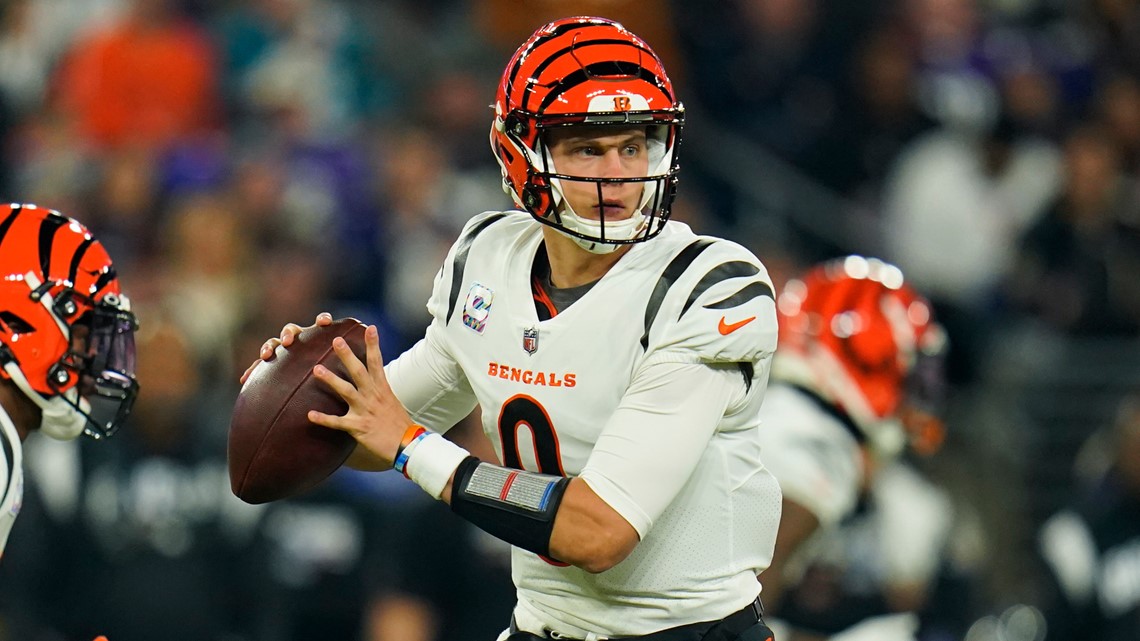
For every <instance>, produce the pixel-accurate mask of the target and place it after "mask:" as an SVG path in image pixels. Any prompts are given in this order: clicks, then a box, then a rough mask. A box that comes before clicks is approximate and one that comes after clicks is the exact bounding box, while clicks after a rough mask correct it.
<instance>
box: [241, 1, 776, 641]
mask: <svg viewBox="0 0 1140 641" xmlns="http://www.w3.org/2000/svg"><path fill="white" fill-rule="evenodd" d="M683 119H684V110H683V107H682V105H681V103H680V101H679V100H678V99H677V97H676V95H675V94H674V91H673V85H672V83H671V82H670V80H669V78H668V76H667V74H666V72H665V69H664V68H663V67H662V64H661V61H660V59H659V58H658V57H657V55H656V54H655V53H654V52H653V50H652V49H651V48H650V47H649V45H647V44H646V43H645V42H644V41H642V40H641V39H640V38H639V37H637V36H636V35H634V34H632V33H630V32H629V31H628V30H626V29H625V28H624V27H623V26H622V25H620V24H617V23H615V22H613V21H610V20H606V19H601V18H590V17H579V18H569V19H562V20H558V21H555V22H552V23H550V24H548V25H546V26H544V27H542V28H540V29H539V30H538V31H537V32H535V33H534V34H533V35H532V36H531V37H530V39H528V40H527V41H526V42H525V43H524V44H523V45H522V46H521V47H520V48H519V49H518V51H517V52H516V53H515V55H514V57H513V58H511V60H510V62H509V63H508V64H507V66H506V69H505V71H504V73H503V76H502V81H501V83H500V85H499V88H498V93H497V97H496V100H495V113H494V120H493V125H492V127H491V135H490V138H491V147H492V149H493V151H494V154H495V157H496V159H498V161H499V164H500V166H501V169H502V177H503V183H504V187H505V189H506V191H507V192H508V194H510V195H511V196H512V197H513V198H514V201H515V202H516V203H517V205H518V206H519V207H520V208H521V209H522V211H505V212H486V213H483V214H480V215H478V216H475V217H474V218H473V219H472V220H471V221H470V222H469V223H468V224H467V226H466V228H465V229H464V230H463V232H462V234H461V236H460V237H459V239H458V241H457V242H456V243H455V244H454V246H453V247H452V249H451V251H450V253H449V254H448V256H447V259H446V262H445V264H444V265H443V267H442V269H441V270H440V271H439V273H438V274H437V276H436V279H435V286H434V292H433V294H432V296H431V298H430V300H429V302H428V308H429V310H430V312H431V314H432V316H433V321H432V323H431V325H430V326H429V327H428V329H427V333H426V336H425V337H424V338H423V339H422V340H421V341H419V342H418V343H417V344H416V345H415V346H413V347H412V348H411V349H410V350H409V351H408V352H406V353H404V354H403V355H401V356H400V357H399V358H397V359H396V360H394V361H392V362H390V363H388V364H387V365H383V364H382V360H381V355H380V351H379V345H378V340H377V334H376V330H375V328H369V329H368V330H367V332H366V344H367V347H368V350H367V358H366V362H363V363H362V362H361V361H359V360H357V359H356V358H355V357H353V356H352V355H351V353H350V351H349V350H348V349H347V348H346V346H345V344H344V342H343V341H341V340H340V339H337V340H336V341H335V342H334V348H335V350H336V351H337V353H338V354H339V355H340V357H341V358H342V360H344V362H345V363H346V364H347V365H348V368H349V372H350V380H343V379H341V378H338V377H337V376H335V375H333V374H331V373H330V372H329V371H328V370H326V369H325V368H320V367H319V368H317V369H316V370H315V375H316V376H317V377H318V378H319V379H320V380H322V381H324V382H325V383H327V384H328V385H329V386H330V387H331V388H332V389H333V390H335V391H336V392H337V393H338V394H340V395H341V396H342V397H343V398H344V399H345V400H346V401H347V403H348V405H349V410H348V413H347V414H345V415H344V416H330V415H325V414H319V413H316V412H313V413H311V414H310V418H311V420H313V421H314V422H316V423H319V424H321V425H324V426H327V427H330V428H333V429H338V430H344V431H346V432H348V433H350V434H351V435H353V436H354V437H355V438H356V440H357V441H358V443H359V446H358V448H357V452H356V455H355V456H354V457H353V458H352V459H350V461H349V464H350V465H354V466H358V467H364V468H370V469H385V468H388V467H395V469H397V470H399V471H401V472H403V473H404V474H405V475H406V476H408V477H409V478H410V479H411V480H412V481H414V482H416V483H417V484H419V485H420V486H422V487H423V489H424V490H426V491H427V492H428V493H429V494H430V495H431V496H433V497H435V498H437V499H441V500H444V501H447V502H449V503H450V505H451V509H452V511H454V512H455V513H456V514H458V515H459V516H461V517H463V518H465V519H468V520H469V521H471V522H472V523H474V524H476V525H478V526H479V527H481V528H483V529H484V530H486V531H487V532H490V533H491V534H494V535H495V536H497V537H499V538H501V539H503V540H505V541H507V542H508V543H511V544H512V545H513V546H514V548H513V558H512V566H513V568H512V574H513V579H514V582H515V585H516V587H517V595H518V602H517V605H516V607H515V609H514V613H513V616H512V617H511V618H510V619H511V622H510V626H509V629H507V630H505V631H504V632H503V633H502V635H501V636H500V639H512V640H520V641H521V640H527V639H547V638H557V639H591V640H593V639H606V638H644V639H661V640H665V639H668V640H678V641H690V640H691V641H697V640H699V639H707V640H711V639H718V640H724V641H731V640H735V639H742V640H743V639H749V640H751V639H755V640H757V641H764V640H766V639H769V638H770V636H771V635H770V633H769V631H768V629H767V627H766V626H765V625H764V623H763V622H762V620H761V608H760V602H759V599H758V595H759V593H760V584H759V583H758V582H757V580H756V574H757V573H758V572H759V571H760V570H762V569H763V568H765V567H767V565H768V562H769V560H770V558H771V553H772V547H773V545H774V541H775V534H776V527H777V524H778V521H779V514H780V491H779V487H778V485H777V484H776V481H775V479H774V478H773V477H772V475H771V474H769V473H768V471H767V470H766V469H765V468H764V466H763V465H762V464H761V462H760V456H759V441H758V438H757V436H756V432H757V428H758V427H759V421H758V410H759V408H760V404H761V400H762V399H763V396H764V390H765V388H766V385H767V379H768V372H769V368H770V364H771V361H772V354H773V351H774V349H775V346H776V333H777V331H776V310H775V301H774V299H773V292H772V284H771V281H770V279H769V276H768V273H767V271H766V270H765V268H764V266H763V265H762V264H761V262H760V261H759V260H758V259H757V258H756V256H754V255H753V254H752V253H751V252H749V251H748V250H746V249H744V248H743V247H741V246H740V245H737V244H735V243H732V242H729V241H726V240H722V239H718V238H714V237H709V236H698V235H696V234H694V233H693V232H692V231H690V229H689V228H688V227H687V226H685V225H683V224H680V223H678V222H675V221H674V222H671V221H670V220H669V213H670V206H671V204H672V201H673V196H674V190H675V188H676V181H677V172H678V164H677V146H678V143H679V140H680V134H681V128H682V124H683ZM327 322H329V317H328V316H327V315H322V316H320V317H318V323H327ZM299 331H300V328H299V327H298V326H296V325H288V326H286V327H285V329H284V330H283V331H282V338H281V339H280V340H278V339H272V340H270V341H268V342H267V343H266V345H265V346H264V347H263V351H262V358H266V359H268V358H272V350H273V349H275V348H276V346H277V345H278V344H284V345H286V346H288V345H289V344H290V343H291V342H292V340H293V338H294V337H295V336H296V334H297V333H298V332H299ZM253 367H256V363H255V364H254V366H253ZM251 370H252V367H251ZM247 375H248V374H247ZM476 405H478V406H479V407H480V408H481V409H482V413H481V415H482V421H483V431H484V432H485V434H486V436H487V438H488V439H490V441H491V443H492V445H493V447H494V449H495V453H496V454H497V456H498V459H499V461H500V462H501V464H497V463H492V462H489V461H481V460H479V459H477V458H475V457H472V456H470V455H469V453H468V452H467V451H466V450H463V449H462V448H460V447H459V446H457V445H455V444H453V443H452V442H450V441H449V440H447V439H445V438H444V437H443V436H442V433H443V432H445V431H446V430H447V429H448V428H450V427H451V426H452V425H453V424H454V423H456V422H457V421H458V420H460V419H461V418H463V417H465V416H466V415H467V414H468V413H469V412H470V411H471V410H472V409H473V408H474V407H475V406H476ZM423 553H424V554H431V551H430V550H424V552H423ZM504 618H506V617H505V616H504Z"/></svg>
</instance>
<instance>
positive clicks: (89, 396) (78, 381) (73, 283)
mask: <svg viewBox="0 0 1140 641" xmlns="http://www.w3.org/2000/svg"><path fill="white" fill-rule="evenodd" d="M136 327H137V322H136V320H135V316H134V314H132V313H131V310H130V301H129V300H128V299H127V297H126V296H124V295H123V293H122V292H121V291H120V289H119V280H118V277H117V276H116V274H115V268H114V267H113V266H112V264H111V258H110V257H109V256H108V255H107V252H106V250H104V249H103V246H102V245H101V244H100V243H99V241H97V240H95V239H94V238H93V237H92V236H91V233H90V232H89V231H88V230H87V228H86V227H84V226H83V225H82V224H80V223H79V222H78V221H76V220H73V219H71V218H68V217H66V216H64V215H62V214H60V213H59V212H57V211H54V210H51V209H44V208H39V207H36V206H35V205H16V204H13V205H0V368H2V369H0V379H5V380H11V381H12V382H13V383H15V385H16V386H17V387H18V388H19V389H20V390H21V391H22V392H23V393H24V395H26V396H27V397H28V398H29V399H30V400H31V401H32V402H34V403H35V404H36V405H37V406H39V408H40V410H41V415H42V418H41V424H40V429H41V430H42V431H44V432H45V433H46V434H47V435H49V436H52V437H54V438H60V439H70V438H75V437H76V436H79V435H80V434H81V433H83V432H87V433H88V434H89V435H91V436H93V437H95V438H101V437H103V436H107V435H109V434H110V433H112V432H113V431H114V430H115V429H117V428H118V426H119V425H120V424H121V423H122V422H123V420H124V419H125V418H126V416H127V414H128V413H129V412H130V408H131V405H132V403H133V402H134V399H135V396H136V395H137V394H138V383H137V382H136V380H135V375H134V370H135V347H134V332H135V329H136Z"/></svg>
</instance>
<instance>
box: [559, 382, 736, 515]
mask: <svg viewBox="0 0 1140 641" xmlns="http://www.w3.org/2000/svg"><path fill="white" fill-rule="evenodd" d="M745 392H746V389H745V385H744V378H743V377H742V376H741V373H740V369H739V368H738V367H737V366H736V365H730V364H717V365H708V364H703V363H677V362H660V361H659V362H657V363H655V364H652V365H650V366H648V367H646V368H644V369H643V370H642V371H641V372H640V373H639V374H638V375H637V376H636V378H635V379H634V380H633V382H632V384H631V385H630V388H629V391H628V392H626V395H625V397H624V398H623V399H622V402H621V405H619V406H618V408H617V410H616V411H615V412H614V414H613V416H611V417H610V420H609V422H608V423H607V424H606V426H605V428H604V429H603V430H602V433H601V435H600V436H599V437H598V441H597V444H596V445H595V446H594V450H593V452H592V453H591V454H590V458H589V460H587V461H586V466H585V468H583V470H582V473H581V475H580V477H581V478H582V480H584V481H585V482H586V483H587V484H588V485H589V486H590V489H591V490H593V491H594V493H595V494H597V495H598V496H599V497H600V498H601V499H602V500H603V501H605V502H606V503H607V504H608V505H609V506H610V507H612V508H613V509H614V510H615V511H616V512H617V513H618V514H620V515H621V516H622V518H624V519H625V520H626V521H628V522H629V524H630V525H632V526H633V528H634V529H635V530H637V534H638V536H640V537H641V538H645V534H646V533H647V532H648V531H649V528H650V527H651V526H652V525H653V522H654V521H655V520H656V519H657V518H658V517H659V516H660V515H661V514H662V512H664V511H665V508H666V507H668V505H669V504H670V503H671V502H672V501H673V498H674V497H675V496H676V495H677V493H678V492H680V490H681V488H682V487H683V486H684V484H685V482H686V481H687V480H688V479H689V476H690V475H691V474H692V473H693V470H695V469H696V467H697V464H698V462H699V461H700V459H701V455H702V454H703V453H704V451H705V448H706V447H707V445H708V442H709V440H710V439H711V438H712V437H713V434H714V433H715V432H716V429H717V426H718V425H720V422H721V418H722V417H723V416H724V415H725V413H726V409H727V408H728V407H729V406H730V405H731V404H733V402H734V401H735V400H738V399H740V398H742V397H743V396H744V395H745Z"/></svg>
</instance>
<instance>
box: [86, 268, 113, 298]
mask: <svg viewBox="0 0 1140 641" xmlns="http://www.w3.org/2000/svg"><path fill="white" fill-rule="evenodd" d="M118 276H119V274H118V273H117V272H116V271H115V268H114V267H108V268H107V271H105V272H103V273H102V274H99V280H97V281H95V287H94V288H93V289H92V290H91V297H92V298H94V297H95V295H96V294H98V293H99V292H101V291H103V288H104V287H106V286H107V285H109V284H111V281H113V280H115V279H116V278H118Z"/></svg>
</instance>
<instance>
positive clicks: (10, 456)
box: [0, 430, 16, 549]
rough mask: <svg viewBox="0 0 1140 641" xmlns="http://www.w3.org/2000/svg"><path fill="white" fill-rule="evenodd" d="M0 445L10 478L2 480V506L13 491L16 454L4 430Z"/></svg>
mask: <svg viewBox="0 0 1140 641" xmlns="http://www.w3.org/2000/svg"><path fill="white" fill-rule="evenodd" d="M0 444H3V445H4V461H5V462H6V463H7V464H8V466H7V468H6V469H7V470H8V477H7V478H5V479H0V481H3V483H4V493H3V494H2V495H0V505H4V502H5V501H7V500H8V493H9V492H11V491H12V477H13V476H14V475H15V473H16V472H15V470H16V453H15V452H14V451H13V450H12V443H11V442H9V441H8V437H7V435H6V434H5V433H4V431H3V430H0ZM3 547H4V542H3V541H0V549H2V548H3Z"/></svg>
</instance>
